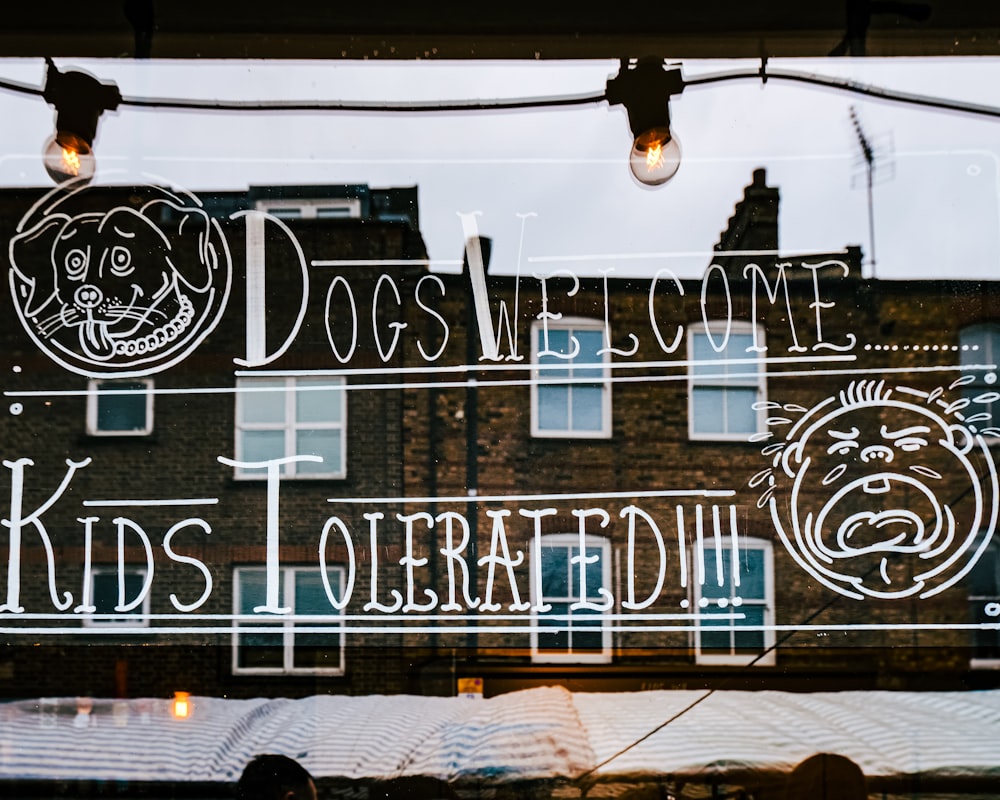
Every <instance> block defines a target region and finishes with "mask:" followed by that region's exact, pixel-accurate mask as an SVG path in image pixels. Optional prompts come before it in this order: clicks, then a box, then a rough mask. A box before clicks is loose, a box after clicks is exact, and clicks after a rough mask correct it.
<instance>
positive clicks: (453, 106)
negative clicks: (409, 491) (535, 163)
mask: <svg viewBox="0 0 1000 800" xmlns="http://www.w3.org/2000/svg"><path fill="white" fill-rule="evenodd" d="M672 68H673V69H679V65H674V66H673V67H672ZM737 80H759V81H761V82H762V83H765V84H766V83H767V82H768V81H771V80H777V81H788V82H791V83H801V84H805V85H810V86H818V87H823V88H827V89H834V90H838V91H843V92H848V93H851V94H858V95H863V96H866V97H871V98H875V99H878V100H884V101H887V102H893V103H902V104H907V105H913V106H919V107H923V108H931V109H936V110H942V111H955V112H961V113H966V114H975V115H979V116H987V117H993V118H1000V107H997V106H990V105H983V104H978V103H969V102H965V101H961V100H954V99H950V98H947V97H935V96H932V95H925V94H917V93H913V92H901V91H898V90H895V89H887V88H884V87H880V86H876V85H873V84H870V83H863V82H859V81H854V80H850V79H846V78H834V77H830V76H825V75H820V74H817V73H810V72H797V71H794V70H784V69H779V70H775V69H771V68H767V67H766V62H765V66H762V68H761V69H758V70H732V71H726V72H719V73H714V74H710V75H702V76H698V77H694V78H684V79H683V87H685V88H686V87H690V86H707V85H711V84H717V83H726V82H730V81H737ZM0 90H2V91H7V92H12V93H17V94H26V95H32V96H36V97H42V96H43V94H44V91H45V90H44V89H43V88H41V87H38V86H33V85H30V84H25V83H18V82H16V81H11V80H7V79H2V78H0ZM607 99H608V93H607V91H606V90H603V91H600V92H597V93H589V94H581V95H565V96H556V97H535V98H523V99H509V100H504V99H496V100H488V101H484V100H467V101H427V102H420V103H411V102H390V101H367V102H345V101H323V100H247V101H243V100H198V99H192V98H168V97H162V98H157V97H127V96H125V97H122V99H121V102H120V104H119V105H120V106H124V107H130V108H165V109H174V110H187V111H233V112H258V111H260V112H267V111H270V112H278V111H288V112H308V111H331V112H335V111H345V112H372V113H374V112H402V113H421V112H443V113H449V112H450V113H454V112H461V111H470V112H475V111H516V110H524V109H536V108H537V109H544V108H558V107H566V106H579V105H590V104H596V103H600V102H604V101H607Z"/></svg>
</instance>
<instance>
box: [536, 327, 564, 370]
mask: <svg viewBox="0 0 1000 800" xmlns="http://www.w3.org/2000/svg"><path fill="white" fill-rule="evenodd" d="M548 345H549V346H548V348H546V347H545V332H544V331H541V330H539V331H538V350H539V352H541V351H543V350H546V349H548V350H551V351H552V352H554V353H562V354H563V355H567V354H568V353H569V331H568V330H567V329H565V328H550V329H549V342H548ZM538 360H539V363H541V364H555V363H561V364H565V363H566V359H565V358H559V357H558V356H550V355H544V356H540V357H539V359H538Z"/></svg>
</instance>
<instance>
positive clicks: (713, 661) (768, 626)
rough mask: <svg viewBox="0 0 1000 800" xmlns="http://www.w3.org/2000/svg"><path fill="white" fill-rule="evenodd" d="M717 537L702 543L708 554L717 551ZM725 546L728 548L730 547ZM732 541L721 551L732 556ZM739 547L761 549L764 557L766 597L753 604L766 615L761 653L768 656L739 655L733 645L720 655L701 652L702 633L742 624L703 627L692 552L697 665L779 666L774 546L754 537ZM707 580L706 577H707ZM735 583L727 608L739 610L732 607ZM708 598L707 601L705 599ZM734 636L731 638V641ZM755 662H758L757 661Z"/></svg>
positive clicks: (742, 541)
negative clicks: (775, 648) (777, 656)
mask: <svg viewBox="0 0 1000 800" xmlns="http://www.w3.org/2000/svg"><path fill="white" fill-rule="evenodd" d="M716 541H717V539H716V537H714V536H712V537H706V538H705V540H704V542H703V545H702V546H703V549H704V551H705V552H709V551H714V550H715V547H716ZM726 545H729V546H728V547H727V546H726ZM731 547H732V542H731V540H729V539H728V538H725V539H724V540H723V545H722V548H721V549H722V552H723V553H726V554H729V553H731V552H732V550H731ZM739 548H740V550H741V551H745V550H748V549H754V550H760V551H762V552H763V554H764V598H763V601H762V602H761V601H754V602H753V605H755V606H763V608H764V616H763V622H762V625H763V628H764V629H763V630H762V631H761V633H762V634H763V638H764V644H763V647H762V648H761V652H762V653H765V655H763V657H761V653H756V652H755V653H738V652H734V650H735V648H733V646H732V643H730V652H728V653H721V652H719V650H718V648H712V651H711V652H702V647H701V635H702V631H703V630H706V631H710V632H712V633H718V632H720V631H730V632H732V631H736V630H738V629H739V628H740V624H739V622H737V621H735V620H734V621H732V622H731V623H730V625H729V626H727V627H722V626H712V627H711V628H709V627H708V626H702V624H701V623H702V615H701V613H700V611H701V608H702V605H701V600H702V593H701V583H700V581H699V580H698V570H697V565H696V564H695V562H694V560H695V558H697V555H696V553H695V552H694V551H693V550H692V553H691V562H692V563H691V570H690V573H689V574H690V575H691V576H692V577H693V580H692V581H691V584H692V586H691V607H692V608H693V609H694V610H695V612H696V616H695V621H694V622H695V629H694V631H692V637H693V647H694V656H695V663H696V664H702V665H706V666H711V665H719V666H750V665H751V664H752V665H753V666H754V667H773V666H774V665H775V663H776V660H777V659H776V653H775V650H774V649H773V648H774V645H775V641H776V637H775V630H774V625H775V616H776V611H775V605H776V602H775V596H774V586H775V580H774V546H773V544H772V543H771V542H769V541H768V540H767V539H757V538H754V537H741V538H740V540H739ZM706 577H707V576H706ZM733 595H734V593H733V591H732V583H731V582H730V592H729V598H728V599H729V605H728V608H738V606H734V605H733V604H732V599H733ZM706 599H707V598H706ZM741 600H742V601H743V603H746V602H747V599H746V598H741ZM731 637H732V634H731V635H730V638H731ZM755 659H757V660H756V661H755Z"/></svg>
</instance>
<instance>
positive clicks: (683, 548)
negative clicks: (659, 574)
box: [677, 506, 691, 608]
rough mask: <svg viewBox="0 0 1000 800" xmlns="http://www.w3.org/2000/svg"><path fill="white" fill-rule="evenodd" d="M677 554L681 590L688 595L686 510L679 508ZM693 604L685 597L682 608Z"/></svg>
mask: <svg viewBox="0 0 1000 800" xmlns="http://www.w3.org/2000/svg"><path fill="white" fill-rule="evenodd" d="M677 553H678V560H679V562H680V573H681V589H683V590H684V594H685V595H686V594H687V588H688V569H687V537H686V536H685V535H684V508H683V507H682V506H677ZM690 605H691V603H690V601H689V600H688V599H687V597H685V598H684V599H683V600H681V608H687V607H688V606H690Z"/></svg>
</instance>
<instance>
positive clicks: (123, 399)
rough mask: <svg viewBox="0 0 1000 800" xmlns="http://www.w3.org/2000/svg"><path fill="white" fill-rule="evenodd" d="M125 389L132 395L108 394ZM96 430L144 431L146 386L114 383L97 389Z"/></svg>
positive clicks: (123, 382)
mask: <svg viewBox="0 0 1000 800" xmlns="http://www.w3.org/2000/svg"><path fill="white" fill-rule="evenodd" d="M123 389H127V390H129V391H130V392H134V394H108V393H107V392H108V391H109V390H115V391H120V390H123ZM97 429H98V430H100V431H142V430H145V429H146V386H145V384H143V383H129V382H125V381H115V382H113V383H103V384H101V385H100V386H99V387H98V395H97Z"/></svg>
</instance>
